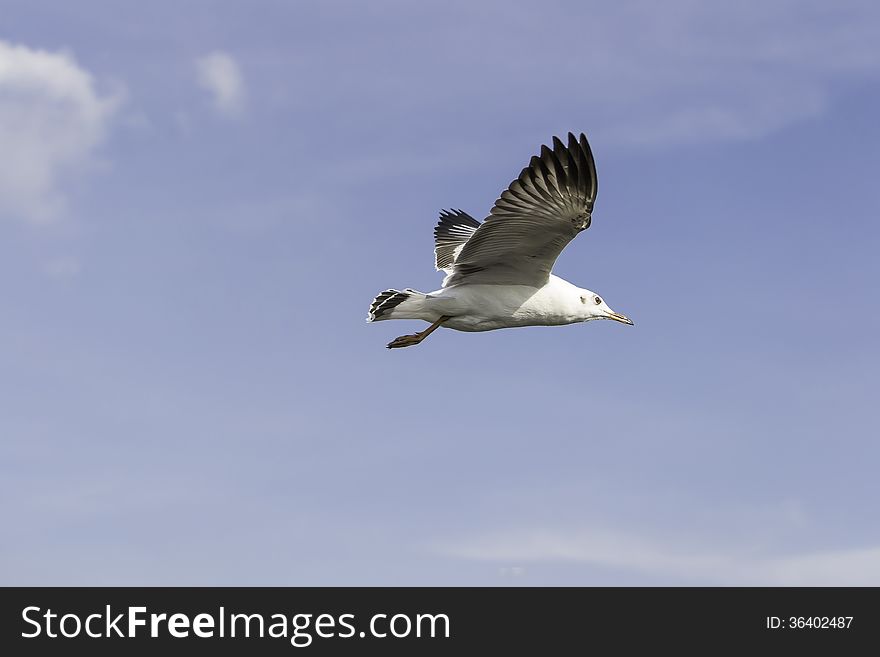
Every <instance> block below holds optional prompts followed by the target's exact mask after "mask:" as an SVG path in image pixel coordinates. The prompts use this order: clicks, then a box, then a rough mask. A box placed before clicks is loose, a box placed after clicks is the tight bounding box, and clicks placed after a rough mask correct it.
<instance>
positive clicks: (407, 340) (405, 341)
mask: <svg viewBox="0 0 880 657" xmlns="http://www.w3.org/2000/svg"><path fill="white" fill-rule="evenodd" d="M447 319H449V317H448V316H446V315H442V316H441V317H440V319H438V320H437V321H436V322H434V323H433V324H431V325H430V326H429V327H428V328H426V329H425V330H424V331H421V332H420V333H414V334H413V335H401V336H400V337H399V338H394V340H392V341H391V342H389V343H388V345H387V346H388V348H389V349H398V348H400V347H412V346H413V345H417V344H418V343H419V342H421V341H422V340H424V339H425V338H427V337H428V336H429V335H431V333H433V332H434V331H436V330H437V329H438V328H440V325H441V324H442V323H443V322H445V321H446V320H447Z"/></svg>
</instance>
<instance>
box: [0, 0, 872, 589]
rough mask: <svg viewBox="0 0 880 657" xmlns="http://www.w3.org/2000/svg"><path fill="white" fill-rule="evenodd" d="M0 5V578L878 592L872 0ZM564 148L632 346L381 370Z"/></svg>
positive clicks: (496, 339)
mask: <svg viewBox="0 0 880 657" xmlns="http://www.w3.org/2000/svg"><path fill="white" fill-rule="evenodd" d="M0 15H2V16H3V19H2V23H0V143H3V145H4V146H3V149H2V151H0V234H2V239H0V253H2V257H0V292H2V298H3V300H4V302H3V308H4V310H3V313H2V321H0V339H2V343H3V345H4V347H3V349H0V373H2V374H0V475H2V476H0V522H2V527H3V528H4V537H3V540H2V541H0V582H2V583H4V584H95V585H97V584H114V585H124V584H202V585H210V584H216V585H220V584H228V585H243V584H257V585H259V584H264V585H268V584H278V585H298V584H303V585H305V584H311V585H335V584H358V585H359V584H380V585H385V584H388V585H391V584H401V585H425V584H435V585H442V584H472V585H506V584H523V585H532V584H554V585H567V584H578V585H638V584H647V585H653V584H673V585H678V584H698V585H701V584H733V585H739V584H768V585H779V584H874V585H878V584H880V511H878V504H877V499H878V495H880V483H878V481H880V478H878V477H877V471H878V461H880V447H878V440H877V437H878V435H880V421H878V420H880V411H878V406H877V401H876V394H877V390H878V384H880V380H878V372H880V358H878V348H877V334H878V328H880V312H878V304H877V292H876V287H877V280H878V275H880V265H878V261H877V252H878V245H880V228H878V222H877V217H878V210H880V196H878V195H877V175H878V172H880V149H878V129H877V124H876V117H877V116H878V115H880V92H878V86H877V83H878V79H880V50H878V48H877V45H876V44H877V43H878V42H880V12H878V10H877V9H876V8H875V7H874V6H873V3H869V2H751V3H736V6H732V5H731V3H720V2H719V3H707V2H688V1H684V0H680V1H674V2H668V3H663V6H662V7H661V6H660V5H659V3H650V2H623V3H610V2H608V3H596V2H593V3H584V2H570V3H566V2H550V3H542V4H540V5H534V4H528V3H518V2H514V3H510V2H504V3H502V2H497V3H496V2H484V3H464V2H461V3H457V2H448V1H447V2H442V3H403V2H400V3H395V2H373V3H369V4H364V3H342V2H340V3H333V2H323V3H317V2H311V3H310V2H299V3H287V2H254V3H236V4H233V3H223V4H221V3H208V2H189V3H186V4H185V5H181V4H179V3H170V2H155V3H142V2H137V3H136V2H92V1H82V2H78V3H76V6H73V4H71V5H70V6H68V5H62V4H59V3H47V2H39V1H37V2H34V1H29V2H10V1H8V0H4V1H3V2H0ZM569 130H572V131H575V132H580V131H584V132H586V133H587V134H588V135H589V137H590V140H591V143H592V146H593V151H594V154H595V156H596V160H597V165H598V170H599V180H600V186H599V197H598V201H597V204H596V208H595V211H594V214H593V225H592V227H591V228H590V230H589V231H588V232H587V233H585V234H583V235H582V236H581V237H579V238H578V240H576V241H575V242H574V243H573V244H572V245H571V246H570V247H569V248H568V249H567V250H566V251H565V253H564V254H563V255H562V257H561V258H560V260H559V262H558V263H557V269H556V271H557V273H558V274H560V275H561V276H563V277H565V278H567V279H569V280H571V281H572V282H574V283H575V284H578V285H580V286H583V287H587V288H590V289H592V290H595V291H597V292H599V293H600V294H601V295H602V296H603V297H604V298H606V299H607V301H608V303H609V304H610V305H611V307H613V308H614V309H615V310H618V311H620V312H622V313H625V314H626V315H628V316H630V317H632V318H633V319H634V320H635V326H634V327H632V328H630V327H625V326H622V325H619V324H616V323H612V322H595V323H590V324H586V325H574V326H568V327H557V328H527V329H515V330H507V331H496V332H489V333H484V334H464V333H457V332H453V331H438V332H437V333H435V334H434V335H432V336H431V338H430V339H429V340H427V341H426V342H425V343H424V344H422V345H420V346H419V347H416V348H412V349H404V350H400V351H393V352H389V351H388V350H386V349H385V348H384V345H385V343H386V342H388V341H389V340H390V339H391V338H393V337H395V336H397V335H400V334H402V333H406V332H410V331H411V330H412V329H413V328H417V327H418V324H416V323H414V322H395V323H389V322H383V323H377V324H373V325H367V324H365V323H364V317H365V315H366V310H367V307H368V305H369V302H370V300H371V299H372V298H373V296H374V295H375V294H376V293H377V292H379V291H380V290H383V289H385V288H387V287H414V288H417V289H427V290H430V289H434V288H436V287H438V286H439V282H440V277H439V276H438V275H437V273H436V272H434V271H433V267H432V264H433V260H432V241H431V234H432V228H433V225H434V222H435V221H436V217H437V213H438V211H439V209H440V208H446V207H456V208H459V207H460V208H462V209H464V210H466V211H468V212H470V213H471V214H473V215H474V216H476V217H483V216H485V215H486V213H487V212H488V210H489V208H490V207H491V205H492V203H493V202H494V200H495V198H496V197H497V196H498V194H499V193H500V191H501V190H502V189H503V188H504V187H505V186H506V185H507V184H508V183H509V182H510V180H511V179H512V178H513V177H514V176H516V175H517V173H518V172H519V170H520V169H521V168H522V167H523V166H524V165H525V164H526V163H527V161H528V158H529V157H530V156H531V155H532V154H534V153H535V152H537V150H538V148H539V146H540V144H542V143H547V142H548V141H549V140H550V138H551V136H552V135H554V134H564V133H566V132H568V131H569Z"/></svg>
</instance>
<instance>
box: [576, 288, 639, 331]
mask: <svg viewBox="0 0 880 657" xmlns="http://www.w3.org/2000/svg"><path fill="white" fill-rule="evenodd" d="M580 300H581V310H582V312H583V317H584V321H585V322H589V321H590V320H591V319H613V320H614V321H615V322H621V323H622V324H629V325H630V326H632V325H633V323H632V320H631V319H630V318H629V317H626V316H625V315H621V314H620V313H616V312H614V311H613V310H611V308H609V307H608V304H607V303H605V300H604V299H603V298H602V297H600V296H599V295H598V294H596V293H595V292H591V291H590V290H580Z"/></svg>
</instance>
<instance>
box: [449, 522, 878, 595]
mask: <svg viewBox="0 0 880 657" xmlns="http://www.w3.org/2000/svg"><path fill="white" fill-rule="evenodd" d="M437 551H438V552H440V553H441V554H444V555H446V556H452V557H458V558H464V559H473V560H479V561H498V562H507V563H510V562H517V563H523V562H525V563H528V562H569V563H575V562H580V563H586V564H592V565H595V566H601V567H603V568H616V569H621V570H629V571H636V572H639V573H643V574H648V575H652V576H655V577H661V578H667V579H671V580H673V581H675V582H678V583H706V584H714V585H731V586H742V585H756V586H761V585H763V586H868V585H870V586H877V585H880V546H876V547H875V546H870V547H865V548H853V549H836V550H820V551H811V552H804V553H788V554H757V553H755V552H752V551H749V550H746V549H742V548H737V547H735V546H725V547H722V548H718V547H714V548H712V547H708V548H707V547H696V548H695V547H693V546H683V545H679V544H675V543H674V542H666V541H662V540H657V539H653V538H650V537H644V536H636V535H633V534H628V533H625V532H620V531H614V530H604V529H591V530H589V531H574V530H534V529H532V530H525V531H514V532H499V533H494V534H486V535H482V536H477V537H473V538H470V539H466V540H463V541H459V542H454V543H446V544H443V545H441V546H439V548H438V549H437Z"/></svg>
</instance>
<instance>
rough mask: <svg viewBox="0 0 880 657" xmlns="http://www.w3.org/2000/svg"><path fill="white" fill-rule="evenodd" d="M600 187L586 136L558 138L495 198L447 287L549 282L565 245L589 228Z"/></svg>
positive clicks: (457, 259) (449, 277) (450, 276)
mask: <svg viewBox="0 0 880 657" xmlns="http://www.w3.org/2000/svg"><path fill="white" fill-rule="evenodd" d="M597 187H598V183H597V179H596V165H595V163H594V162H593V154H592V152H591V151H590V145H589V143H587V138H586V136H585V135H583V134H581V136H580V139H578V138H576V137H575V136H574V135H573V134H571V133H568V145H567V146H566V145H565V144H563V143H562V141H561V140H559V139H558V138H557V137H554V138H553V149H552V150H551V149H549V148H547V147H546V146H542V147H541V155H540V156H535V157H533V158H532V159H531V161H530V162H529V166H527V167H526V168H525V169H523V170H522V173H520V174H519V178H517V179H516V180H514V181H513V182H512V183H510V186H509V187H508V188H507V189H506V190H504V192H502V194H501V198H499V199H498V200H497V201H495V206H494V207H493V208H492V212H491V214H490V215H489V217H488V218H487V219H486V221H484V222H483V223H482V224H480V227H479V228H477V230H476V232H474V234H473V236H472V237H471V238H470V239H468V241H467V242H466V243H465V245H464V247H463V248H462V249H461V251H460V252H459V253H458V255H457V257H456V258H455V262H454V263H453V266H452V267H453V268H452V273H451V274H450V275H449V276H447V277H446V280H445V281H443V285H444V287H451V286H454V285H458V284H460V283H463V282H465V281H467V282H468V283H488V284H506V285H534V286H536V287H539V286H541V285H544V284H545V283H546V282H547V280H548V278H549V276H550V270H551V269H552V268H553V264H554V263H555V262H556V258H557V257H559V254H560V253H561V252H562V250H563V249H564V248H565V246H566V245H567V244H568V243H569V242H570V241H571V240H572V239H574V237H575V236H576V235H577V234H578V233H580V232H581V231H583V230H586V229H587V228H589V227H590V216H591V213H592V211H593V203H594V202H595V200H596V190H597Z"/></svg>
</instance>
